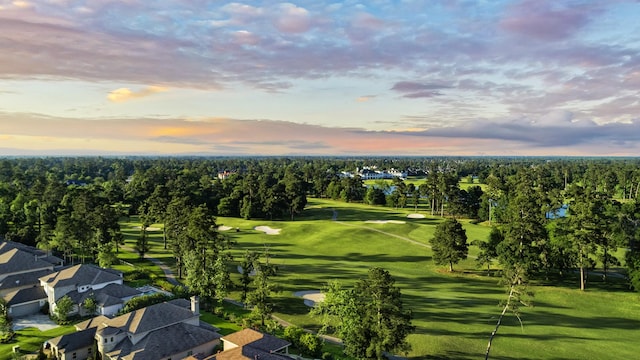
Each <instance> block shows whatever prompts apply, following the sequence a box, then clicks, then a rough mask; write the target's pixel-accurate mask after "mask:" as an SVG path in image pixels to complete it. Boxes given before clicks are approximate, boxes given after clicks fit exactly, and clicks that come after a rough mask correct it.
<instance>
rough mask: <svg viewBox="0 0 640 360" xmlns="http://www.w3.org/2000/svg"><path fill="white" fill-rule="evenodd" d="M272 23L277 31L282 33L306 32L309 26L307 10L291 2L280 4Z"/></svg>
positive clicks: (309, 20)
mask: <svg viewBox="0 0 640 360" xmlns="http://www.w3.org/2000/svg"><path fill="white" fill-rule="evenodd" d="M274 25H275V27H276V28H277V29H278V31H280V32H283V33H292V34H298V33H303V32H306V31H308V30H309V29H310V28H311V18H310V15H309V11H307V10H306V9H305V8H302V7H299V6H296V5H293V4H288V3H287V4H281V5H280V6H279V9H278V15H277V17H276V19H275V20H274Z"/></svg>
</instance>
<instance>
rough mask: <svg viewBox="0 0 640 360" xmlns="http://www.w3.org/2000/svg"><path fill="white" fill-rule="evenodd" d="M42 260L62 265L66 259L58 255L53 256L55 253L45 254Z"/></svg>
mask: <svg viewBox="0 0 640 360" xmlns="http://www.w3.org/2000/svg"><path fill="white" fill-rule="evenodd" d="M40 259H42V261H46V262H48V263H50V264H52V265H54V266H58V265H62V264H63V263H64V260H62V259H61V258H59V257H57V256H53V255H47V256H44V257H42V258H40Z"/></svg>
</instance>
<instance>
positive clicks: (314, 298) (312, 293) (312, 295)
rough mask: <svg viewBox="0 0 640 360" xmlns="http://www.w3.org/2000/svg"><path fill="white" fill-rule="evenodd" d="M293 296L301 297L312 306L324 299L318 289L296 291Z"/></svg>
mask: <svg viewBox="0 0 640 360" xmlns="http://www.w3.org/2000/svg"><path fill="white" fill-rule="evenodd" d="M293 296H296V297H301V298H303V299H304V304H305V305H307V306H309V307H313V306H315V305H316V303H318V302H322V301H324V294H323V293H322V292H321V291H320V290H308V291H298V292H295V293H293Z"/></svg>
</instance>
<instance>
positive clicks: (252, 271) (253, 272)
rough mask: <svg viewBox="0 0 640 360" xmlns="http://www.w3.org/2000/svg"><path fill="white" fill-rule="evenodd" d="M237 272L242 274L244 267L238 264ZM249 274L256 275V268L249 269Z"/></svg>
mask: <svg viewBox="0 0 640 360" xmlns="http://www.w3.org/2000/svg"><path fill="white" fill-rule="evenodd" d="M238 272H239V273H240V274H244V269H242V266H240V265H238ZM249 276H256V269H253V270H251V272H250V273H249Z"/></svg>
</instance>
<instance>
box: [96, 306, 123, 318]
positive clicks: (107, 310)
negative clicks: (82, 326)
mask: <svg viewBox="0 0 640 360" xmlns="http://www.w3.org/2000/svg"><path fill="white" fill-rule="evenodd" d="M123 306H124V304H116V305H111V306H106V307H100V308H99V309H98V311H99V312H100V315H104V316H111V315H115V314H116V313H117V312H118V311H120V309H122V307H123Z"/></svg>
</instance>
